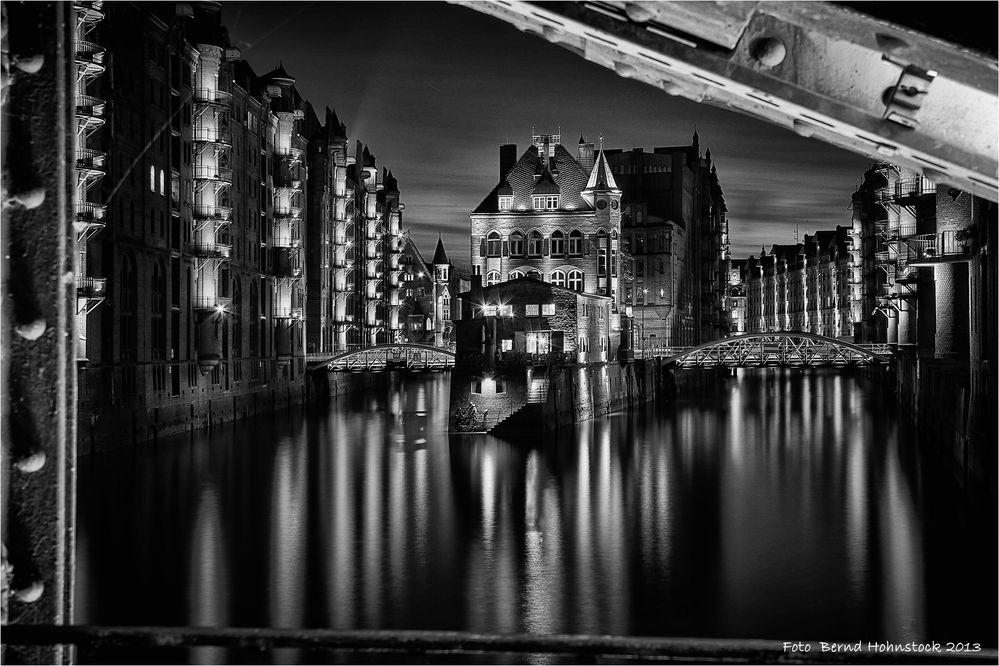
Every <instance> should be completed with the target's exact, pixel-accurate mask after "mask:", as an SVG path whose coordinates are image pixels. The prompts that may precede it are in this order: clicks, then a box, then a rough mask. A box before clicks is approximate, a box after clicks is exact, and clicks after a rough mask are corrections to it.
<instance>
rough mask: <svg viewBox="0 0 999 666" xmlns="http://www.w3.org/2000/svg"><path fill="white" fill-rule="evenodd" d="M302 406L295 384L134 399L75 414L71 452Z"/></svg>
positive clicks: (302, 394) (299, 384)
mask: <svg viewBox="0 0 999 666" xmlns="http://www.w3.org/2000/svg"><path fill="white" fill-rule="evenodd" d="M305 400H306V385H305V382H304V381H302V380H301V379H298V380H297V381H294V382H274V383H271V384H269V385H262V386H252V387H246V388H244V389H239V390H229V391H225V392H221V391H220V392H217V393H208V392H191V393H188V394H187V395H186V396H181V397H179V398H174V399H172V400H170V401H169V402H166V401H164V402H162V403H159V404H156V403H154V404H149V403H146V402H145V401H144V400H142V396H138V399H136V400H134V401H132V402H131V403H128V404H121V405H106V406H103V407H102V408H100V410H99V411H98V410H95V411H93V412H91V413H89V414H87V413H81V414H80V417H81V418H80V422H79V423H78V426H77V451H78V453H79V454H80V455H88V454H90V453H96V452H100V451H106V450H111V449H115V448H120V447H124V446H135V445H139V444H142V443H144V442H149V441H152V440H155V439H157V438H160V437H169V436H171V435H179V434H183V433H186V432H194V431H197V430H210V429H211V428H215V427H218V426H220V425H222V424H224V423H228V422H230V421H235V420H238V419H244V418H248V417H253V416H257V415H258V414H270V413H273V412H279V411H282V410H286V409H290V408H292V407H295V406H296V405H301V404H302V403H304V402H305Z"/></svg>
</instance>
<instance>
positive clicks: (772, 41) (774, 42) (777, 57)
mask: <svg viewBox="0 0 999 666" xmlns="http://www.w3.org/2000/svg"><path fill="white" fill-rule="evenodd" d="M749 55H750V56H751V57H752V58H753V60H755V61H756V62H758V63H759V64H760V65H761V66H763V67H765V68H767V69H770V68H771V67H776V66H777V65H779V64H781V63H782V62H784V58H786V57H787V47H786V46H784V42H782V41H781V40H779V39H777V38H776V37H761V38H759V39H757V40H756V41H754V42H753V43H752V44H751V45H750V47H749Z"/></svg>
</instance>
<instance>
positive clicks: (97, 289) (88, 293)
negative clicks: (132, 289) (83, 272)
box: [76, 276, 107, 298]
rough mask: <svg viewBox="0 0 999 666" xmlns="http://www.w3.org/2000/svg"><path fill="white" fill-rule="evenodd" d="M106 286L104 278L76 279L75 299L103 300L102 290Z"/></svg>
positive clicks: (79, 277)
mask: <svg viewBox="0 0 999 666" xmlns="http://www.w3.org/2000/svg"><path fill="white" fill-rule="evenodd" d="M106 286H107V280H106V279H105V278H95V277H83V276H77V278H76V296H77V298H104V288H105V287H106Z"/></svg>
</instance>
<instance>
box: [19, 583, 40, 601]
mask: <svg viewBox="0 0 999 666" xmlns="http://www.w3.org/2000/svg"><path fill="white" fill-rule="evenodd" d="M43 592H45V583H43V582H42V581H40V580H36V581H32V583H31V584H30V585H28V586H27V587H22V588H21V589H20V590H15V592H14V598H15V599H17V600H18V601H21V602H23V603H26V604H33V603H35V602H36V601H38V600H39V599H41V598H42V593H43Z"/></svg>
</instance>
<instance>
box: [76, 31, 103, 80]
mask: <svg viewBox="0 0 999 666" xmlns="http://www.w3.org/2000/svg"><path fill="white" fill-rule="evenodd" d="M104 53H105V49H104V47H103V46H100V45H99V44H94V43H93V42H88V41H85V40H82V39H80V40H77V42H76V66H77V67H78V68H79V71H80V75H81V76H97V75H98V74H101V73H102V72H103V71H104Z"/></svg>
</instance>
